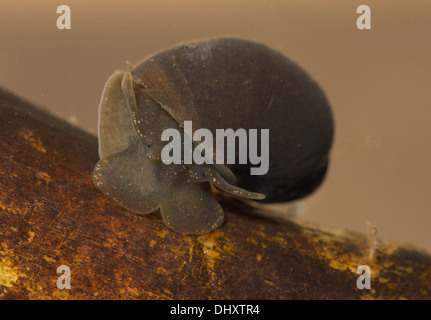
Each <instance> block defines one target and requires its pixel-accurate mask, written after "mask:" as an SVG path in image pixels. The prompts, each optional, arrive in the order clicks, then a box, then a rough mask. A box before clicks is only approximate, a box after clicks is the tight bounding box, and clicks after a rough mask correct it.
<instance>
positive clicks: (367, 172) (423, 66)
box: [0, 0, 431, 251]
mask: <svg viewBox="0 0 431 320" xmlns="http://www.w3.org/2000/svg"><path fill="white" fill-rule="evenodd" d="M61 4H63V3H62V2H59V1H30V0H22V1H19V2H17V1H12V0H2V2H1V4H0V27H1V28H0V85H2V86H5V87H7V88H9V89H11V90H13V91H14V92H16V93H18V94H19V95H21V96H23V97H26V98H28V99H30V100H31V101H33V102H35V103H37V104H39V105H42V106H45V107H46V108H48V109H50V110H51V111H52V112H53V113H55V114H57V115H60V116H62V117H64V118H66V119H69V120H70V121H72V122H76V123H77V125H79V126H81V127H83V128H85V129H87V130H89V131H91V132H94V133H96V126H97V110H98V103H99V99H100V95H101V92H102V88H103V85H104V82H105V81H106V79H107V77H108V76H109V75H110V74H111V73H112V72H113V71H114V70H115V69H121V68H124V67H125V61H126V60H129V61H132V62H133V63H135V62H137V61H139V60H141V59H142V58H144V57H145V56H147V55H149V54H151V53H153V52H154V51H158V50H162V49H164V48H166V47H170V46H173V45H175V44H178V43H180V42H183V41H187V40H192V39H201V38H209V37H216V36H237V37H243V38H248V39H251V40H255V41H259V42H263V43H265V44H267V45H269V46H270V47H272V48H275V49H277V50H279V51H281V52H283V53H284V54H285V55H286V56H288V57H290V58H292V59H293V60H295V61H297V62H298V63H299V64H300V65H302V66H303V67H304V68H306V69H307V70H308V71H309V72H310V73H311V74H313V75H314V76H315V78H316V79H317V80H318V81H319V82H320V84H321V85H322V87H323V88H324V89H325V91H326V93H327V96H328V98H329V100H330V102H331V104H332V106H333V110H334V114H335V119H336V142H335V143H336V146H335V148H334V151H333V157H332V158H333V160H332V163H331V168H330V171H329V175H328V178H327V180H326V182H325V183H324V185H323V186H322V187H321V188H320V189H319V191H318V192H316V193H315V194H314V195H313V196H311V197H310V198H309V199H308V200H307V201H304V202H303V204H302V207H301V214H302V215H303V216H304V217H305V218H306V219H308V220H311V221H313V222H317V223H321V224H324V225H327V226H334V227H338V228H348V229H353V230H357V231H361V232H365V231H366V226H365V221H366V220H367V219H370V220H371V221H372V222H373V223H374V224H375V225H376V226H377V227H378V232H379V236H381V237H383V238H386V239H392V240H396V241H403V242H410V243H413V244H417V245H419V246H421V247H423V248H427V249H428V250H430V251H431V233H430V232H429V226H430V220H431V215H430V211H431V210H430V208H431V204H430V200H429V198H428V197H429V193H430V191H431V190H430V189H431V188H430V181H431V170H430V168H429V165H430V163H431V143H430V138H431V129H430V126H429V123H428V122H429V120H430V116H431V90H430V74H431V64H430V57H431V23H430V20H429V16H430V14H431V2H429V1H426V0H424V1H419V0H414V1H400V0H398V1H389V0H379V1H365V2H364V1H361V2H359V1H335V0H331V1H328V0H323V1H311V0H301V1H299V0H295V1H284V0H278V1H247V2H243V1H224V0H219V1H198V0H193V1H190V0H188V1H160V0H157V1H139V0H135V1H127V0H125V1H121V2H119V1H101V0H95V1H91V2H89V1H85V2H84V1H81V2H77V3H75V2H70V3H69V5H70V7H71V11H72V28H71V30H63V31H60V30H58V29H57V28H56V19H57V16H58V15H57V14H56V8H57V6H59V5H61ZM245 4H246V5H245ZM360 4H368V5H369V6H370V7H371V14H372V29H371V30H361V31H360V30H358V29H357V28H356V17H357V16H358V15H357V14H356V7H357V6H358V5H360Z"/></svg>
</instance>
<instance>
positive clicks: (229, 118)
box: [93, 38, 334, 234]
mask: <svg viewBox="0 0 431 320" xmlns="http://www.w3.org/2000/svg"><path fill="white" fill-rule="evenodd" d="M188 122H190V123H192V124H193V128H205V129H207V130H209V131H207V132H211V133H212V134H213V135H214V136H216V135H217V132H218V131H217V130H218V129H226V130H227V129H232V130H233V132H236V131H237V130H240V129H245V130H246V131H247V130H249V129H256V130H257V131H261V132H262V130H267V132H269V135H268V137H267V138H268V140H267V141H268V142H267V144H269V145H267V146H266V147H267V149H265V150H267V152H269V154H268V161H269V162H268V165H267V172H265V174H257V175H256V174H251V169H252V168H254V167H256V165H255V164H252V163H250V162H247V163H239V162H238V161H236V162H235V163H227V162H224V163H220V161H219V162H218V161H213V162H212V164H211V163H207V162H204V163H201V164H198V163H196V162H192V163H189V162H187V163H186V161H185V160H184V159H185V157H186V152H184V154H182V156H181V157H182V158H181V162H180V163H171V164H166V163H165V161H164V159H162V158H163V157H162V156H161V155H162V151H163V148H164V147H166V145H167V144H169V143H171V144H173V143H174V141H170V142H166V141H162V139H161V137H162V135H163V133H164V132H165V130H166V129H168V128H172V129H175V130H177V131H178V132H180V134H181V137H180V138H181V139H183V140H181V141H182V142H181V143H182V144H183V145H185V144H186V143H190V141H191V139H192V137H190V136H189V134H186V132H185V124H186V123H188ZM250 132H251V131H250ZM333 134H334V123H333V117H332V112H331V109H330V106H329V104H328V102H327V100H326V98H325V95H324V93H323V91H322V90H321V88H320V87H319V85H318V84H317V83H316V82H315V81H314V80H313V78H311V77H310V75H308V73H306V72H305V71H304V70H303V69H302V68H300V67H299V66H298V65H297V64H296V63H294V62H292V61H291V60H289V59H287V58H286V57H284V56H283V55H282V54H280V53H278V52H276V51H274V50H272V49H270V48H268V47H267V46H265V45H262V44H259V43H255V42H251V41H247V40H241V39H233V38H220V39H211V40H207V41H200V42H195V43H187V44H184V45H180V46H176V47H174V48H172V49H169V50H166V51H163V52H161V53H158V54H156V55H154V56H152V57H150V58H147V59H146V60H144V61H143V62H141V63H139V64H138V65H136V66H135V67H133V68H130V70H123V71H116V72H115V73H114V74H113V75H111V77H110V78H109V79H108V81H107V82H106V84H105V88H104V91H103V95H102V99H101V103H100V109H99V156H100V161H99V162H98V163H97V164H96V166H95V168H94V174H93V178H94V183H95V185H96V187H97V188H98V189H100V190H101V191H102V192H103V193H104V194H105V195H106V196H107V197H109V198H110V199H112V200H114V201H116V202H117V203H119V204H120V205H122V206H124V207H125V208H127V209H129V210H131V211H134V212H136V213H142V214H146V213H151V212H155V211H157V210H158V209H160V214H161V216H162V218H163V220H164V222H165V223H166V225H167V226H168V227H169V228H170V229H172V230H174V231H176V232H180V233H187V234H203V233H207V232H210V231H212V230H214V229H216V228H218V227H219V226H220V225H221V224H222V223H223V219H224V212H223V209H222V207H221V205H220V204H219V203H218V202H217V201H216V200H215V199H214V198H213V196H212V193H211V185H213V186H214V187H216V188H217V189H219V190H221V191H222V192H224V193H227V194H231V195H234V196H236V197H243V198H248V199H255V200H257V201H263V202H286V201H291V200H295V199H299V198H302V197H305V196H307V195H309V194H310V193H311V192H313V191H314V190H315V189H316V188H317V187H318V186H319V185H320V184H321V182H322V181H323V179H324V177H325V174H326V171H327V167H328V156H329V151H330V148H331V145H332V140H333ZM172 140H174V139H172ZM205 140H206V139H205ZM258 140H259V141H260V143H261V145H262V142H265V141H263V140H264V139H263V136H262V137H261V138H260V139H259V136H258ZM187 141H188V142H187ZM237 141H238V140H237ZM250 141H251V140H250ZM259 141H258V142H259ZM258 144H259V143H258ZM198 146H199V144H198V143H196V141H195V140H193V148H194V149H196V148H197V147H198ZM263 146H264V145H263ZM251 147H252V145H251V144H250V145H249V149H250V148H251ZM224 148H225V150H222V151H228V150H227V146H226V145H225V146H224ZM214 149H216V148H214ZM239 149H240V148H239V147H237V148H236V149H235V151H234V152H235V159H238V157H239V151H238V150H239ZM184 150H185V149H184ZM213 151H214V154H212V155H211V154H210V155H209V156H208V154H206V157H207V160H208V158H211V159H210V160H215V157H216V155H215V151H216V150H213ZM255 151H256V150H255ZM263 151H264V149H261V152H263ZM205 152H206V151H205ZM199 154H200V153H199ZM224 154H225V155H227V152H224ZM222 160H223V159H222Z"/></svg>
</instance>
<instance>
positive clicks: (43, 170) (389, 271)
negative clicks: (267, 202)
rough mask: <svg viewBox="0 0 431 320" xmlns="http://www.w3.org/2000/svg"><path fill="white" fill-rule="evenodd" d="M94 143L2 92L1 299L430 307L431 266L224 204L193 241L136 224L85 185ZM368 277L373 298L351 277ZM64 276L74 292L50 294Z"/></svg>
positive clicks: (140, 220)
mask: <svg viewBox="0 0 431 320" xmlns="http://www.w3.org/2000/svg"><path fill="white" fill-rule="evenodd" d="M97 160H98V155H97V139H96V137H94V136H92V135H90V134H88V133H85V132H83V131H81V130H79V129H77V128H75V127H73V126H72V125H70V124H67V123H66V122H64V121H61V120H59V119H58V118H55V117H53V116H51V115H49V114H47V113H46V112H44V111H41V110H39V109H37V108H35V107H34V106H32V105H29V104H28V103H27V102H25V101H23V100H21V99H19V98H17V97H16V96H14V95H13V94H11V93H10V92H8V91H6V90H1V89H0V298H2V299H414V298H419V299H430V298H431V257H430V256H429V255H427V254H426V253H423V252H421V251H419V250H417V249H411V248H408V247H405V246H398V245H394V244H389V243H379V247H378V248H377V249H376V251H375V252H374V258H373V259H371V260H370V259H369V252H370V251H369V248H368V243H369V241H368V242H367V238H366V237H365V236H362V235H357V234H351V233H346V232H341V231H334V230H326V229H324V228H321V227H315V226H309V225H305V224H303V223H302V222H298V221H293V220H289V221H284V222H277V221H273V220H269V219H266V218H262V217H259V216H257V215H254V214H253V213H254V212H255V209H252V208H250V207H248V206H246V205H244V204H241V203H238V202H237V201H233V200H228V199H221V201H222V205H223V207H224V208H225V211H226V221H225V223H224V224H223V226H222V227H221V228H220V229H217V230H216V231H214V232H212V233H210V234H206V235H201V236H191V235H182V234H178V233H174V232H172V231H170V230H169V229H168V228H167V227H166V226H165V224H164V223H163V222H162V221H161V219H160V218H158V217H156V216H153V215H137V214H134V213H132V212H130V211H127V210H125V209H123V208H121V207H120V206H119V205H117V204H115V203H114V202H112V201H110V200H109V199H107V198H106V197H105V196H104V195H103V194H102V193H101V192H99V191H98V190H97V189H96V188H95V187H94V186H93V182H92V171H93V166H94V164H95V163H96V162H97ZM363 264H366V265H368V266H369V267H370V268H371V272H372V274H371V281H372V289H371V290H359V289H358V288H357V287H356V280H357V278H358V276H359V275H358V274H356V268H357V267H358V266H359V265H363ZM59 265H67V266H69V267H70V269H71V289H70V290H67V289H64V290H60V289H58V288H57V286H56V281H57V277H58V276H59V275H58V274H57V273H56V270H57V267H58V266H59Z"/></svg>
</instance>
